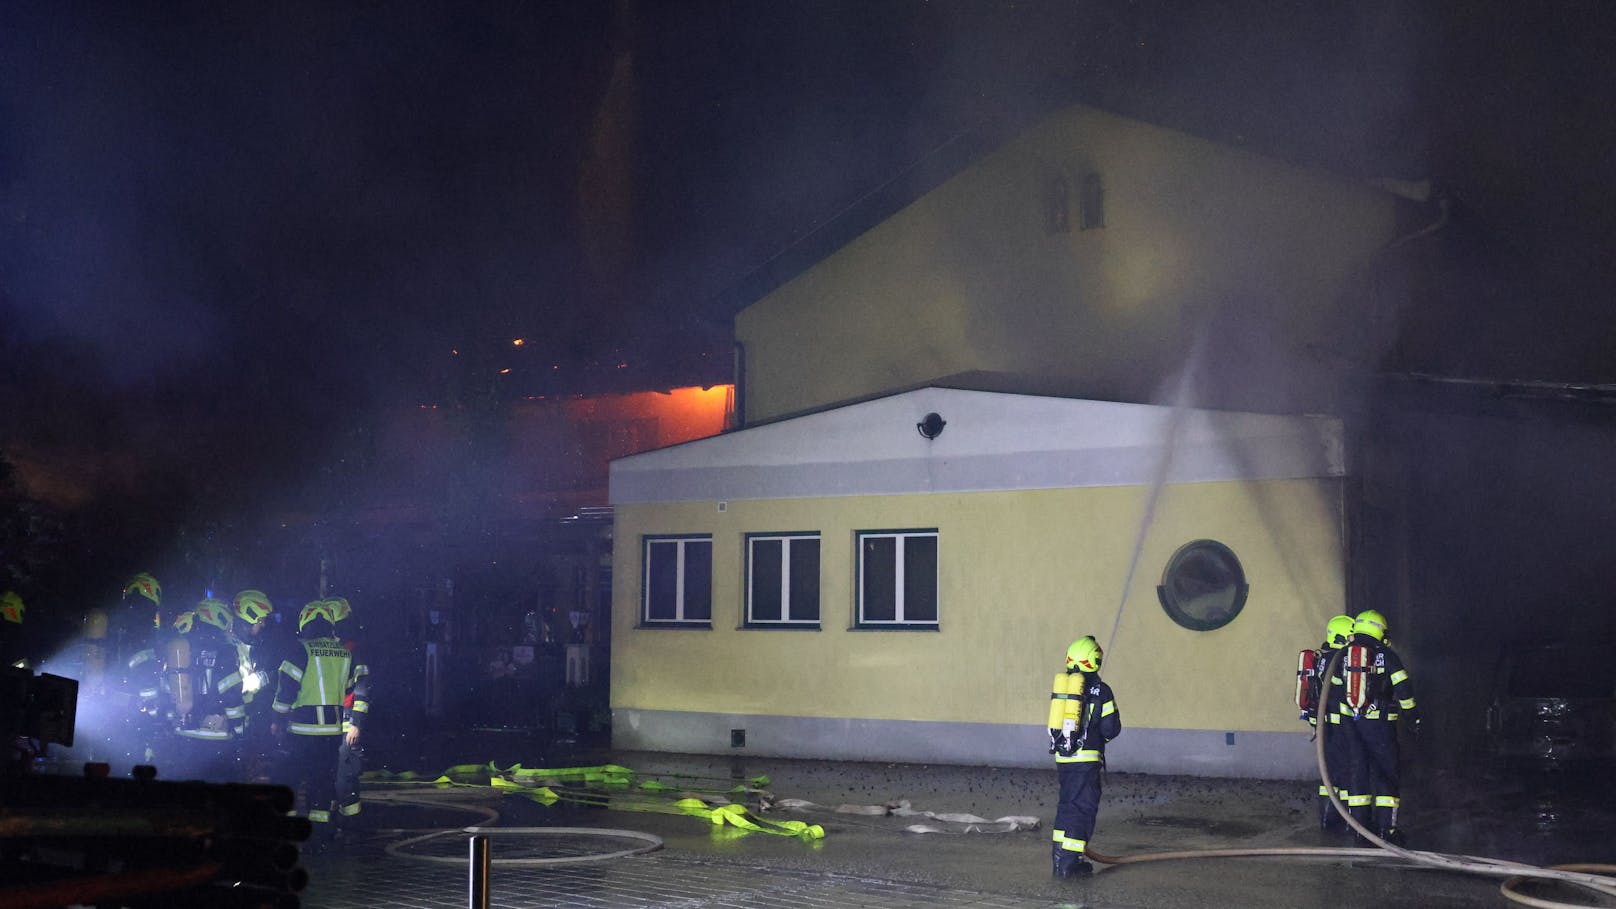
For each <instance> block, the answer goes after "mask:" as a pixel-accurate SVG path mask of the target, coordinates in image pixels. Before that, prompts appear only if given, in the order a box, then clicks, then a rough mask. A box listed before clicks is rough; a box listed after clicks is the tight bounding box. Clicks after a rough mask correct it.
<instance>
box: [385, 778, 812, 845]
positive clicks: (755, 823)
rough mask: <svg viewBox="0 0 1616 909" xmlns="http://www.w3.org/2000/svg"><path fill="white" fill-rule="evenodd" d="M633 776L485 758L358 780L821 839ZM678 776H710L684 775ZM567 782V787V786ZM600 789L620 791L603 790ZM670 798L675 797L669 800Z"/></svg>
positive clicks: (741, 790) (797, 825)
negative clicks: (430, 772) (491, 793)
mask: <svg viewBox="0 0 1616 909" xmlns="http://www.w3.org/2000/svg"><path fill="white" fill-rule="evenodd" d="M638 776H639V775H638V774H637V773H635V772H634V771H633V770H630V769H628V768H627V767H620V766H618V765H616V764H602V765H598V766H593V767H561V768H526V767H523V766H522V765H521V764H513V765H511V766H510V767H499V766H497V765H495V764H494V763H493V762H492V761H490V762H489V763H487V764H457V765H455V766H453V767H450V768H448V769H446V770H444V771H443V772H442V773H440V774H438V775H437V776H436V777H433V778H428V776H427V775H425V774H419V773H414V772H406V773H390V772H388V771H385V770H383V771H375V772H372V773H368V774H365V776H364V777H363V779H364V780H365V782H367V783H371V784H381V785H396V786H407V787H432V788H435V789H453V788H467V789H484V788H487V789H494V790H497V791H501V792H504V793H505V794H507V795H521V796H524V797H526V798H529V799H531V800H533V801H535V802H538V803H539V804H541V805H553V804H555V803H557V802H571V803H574V804H580V805H589V806H592V807H601V808H611V809H614V810H618V811H642V812H649V813H657V814H680V815H685V816H690V817H701V818H705V819H706V820H708V821H709V822H711V823H712V824H713V825H714V826H716V827H733V828H736V829H738V830H742V831H747V832H751V833H770V834H775V835H778V836H789V837H795V838H798V839H802V840H807V841H812V840H819V839H823V838H824V837H825V828H824V827H821V826H820V825H818V824H809V823H805V822H803V821H775V820H765V819H763V818H759V817H757V816H756V815H754V814H752V812H750V811H749V810H747V808H746V806H745V805H739V804H735V803H733V802H731V801H730V800H729V799H728V798H726V797H724V795H723V794H721V793H720V792H719V791H718V790H705V793H706V794H707V796H708V798H707V799H705V800H704V799H700V798H696V797H695V796H693V795H691V794H690V793H691V792H693V791H697V792H701V791H704V790H694V789H690V788H680V787H675V786H669V785H668V784H666V783H662V782H659V781H657V780H654V779H646V780H642V781H641V782H640V784H639V786H638V787H634V780H635V779H636V777H638ZM682 778H684V779H715V778H713V777H689V776H686V777H682ZM747 782H748V783H752V784H757V783H762V784H767V783H768V777H764V776H760V777H754V778H752V779H751V780H749V781H747ZM569 783H570V784H573V786H569V785H567V784H569ZM574 786H582V787H584V788H574ZM592 787H600V789H596V788H592ZM631 787H634V788H631ZM601 789H607V790H622V791H619V792H608V791H601ZM723 792H724V793H729V794H740V795H746V794H749V793H756V792H761V790H760V789H754V788H752V787H751V786H749V785H748V784H744V783H743V784H739V785H736V786H734V787H732V788H730V789H727V790H724V791H723ZM659 794H660V795H659ZM671 796H678V798H677V799H676V800H674V801H669V797H671ZM709 803H711V804H709Z"/></svg>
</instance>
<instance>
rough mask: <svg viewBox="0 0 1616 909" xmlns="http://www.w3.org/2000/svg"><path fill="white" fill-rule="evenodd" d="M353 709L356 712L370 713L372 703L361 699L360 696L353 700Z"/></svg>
mask: <svg viewBox="0 0 1616 909" xmlns="http://www.w3.org/2000/svg"><path fill="white" fill-rule="evenodd" d="M353 711H354V713H369V712H370V703H369V702H368V701H361V700H359V699H358V698H355V699H354V702H353Z"/></svg>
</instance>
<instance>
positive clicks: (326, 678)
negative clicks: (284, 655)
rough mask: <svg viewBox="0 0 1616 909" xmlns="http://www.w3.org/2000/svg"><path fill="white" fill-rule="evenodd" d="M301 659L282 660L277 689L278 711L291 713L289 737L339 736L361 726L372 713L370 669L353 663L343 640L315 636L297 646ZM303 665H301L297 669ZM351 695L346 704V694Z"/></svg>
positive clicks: (288, 724) (276, 704)
mask: <svg viewBox="0 0 1616 909" xmlns="http://www.w3.org/2000/svg"><path fill="white" fill-rule="evenodd" d="M299 643H300V644H301V645H302V650H303V653H302V658H301V660H298V659H295V658H294V659H287V660H284V661H282V663H281V668H280V675H279V681H278V684H277V685H276V687H275V703H274V709H275V712H276V713H282V714H289V716H288V718H287V724H286V729H287V731H288V732H290V733H292V734H293V735H331V736H336V735H341V734H342V733H343V732H345V731H346V730H347V728H348V726H349V725H350V724H351V725H353V726H354V727H355V728H361V729H362V728H364V717H365V714H366V713H367V712H368V711H369V709H370V703H369V700H368V690H369V686H370V669H369V668H368V667H366V666H364V665H362V664H357V663H356V662H355V661H354V656H353V651H351V650H349V649H348V648H347V647H344V646H343V643H342V641H341V640H339V639H337V638H334V637H329V638H313V639H311V640H305V641H300V642H299ZM300 663H301V665H299V664H300ZM350 695H351V696H352V697H353V700H352V701H349V700H348V698H349V696H350Z"/></svg>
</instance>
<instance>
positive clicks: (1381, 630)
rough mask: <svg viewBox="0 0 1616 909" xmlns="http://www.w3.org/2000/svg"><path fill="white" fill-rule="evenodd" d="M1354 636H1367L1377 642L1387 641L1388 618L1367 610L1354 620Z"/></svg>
mask: <svg viewBox="0 0 1616 909" xmlns="http://www.w3.org/2000/svg"><path fill="white" fill-rule="evenodd" d="M1352 633H1353V634H1367V635H1369V636H1370V637H1372V638H1374V639H1375V640H1377V641H1384V640H1386V617H1385V616H1383V615H1381V614H1380V613H1378V612H1376V611H1375V610H1373V609H1365V610H1364V611H1363V612H1360V613H1358V616H1357V618H1355V619H1353V620H1352Z"/></svg>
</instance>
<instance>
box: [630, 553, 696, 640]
mask: <svg viewBox="0 0 1616 909" xmlns="http://www.w3.org/2000/svg"><path fill="white" fill-rule="evenodd" d="M659 543H676V544H678V548H677V553H678V554H677V556H676V557H675V563H674V577H675V582H674V590H675V594H674V599H675V602H674V611H675V614H676V617H675V618H672V619H654V618H652V617H651V547H652V546H653V545H655V544H659ZM690 543H706V544H707V617H706V618H704V619H691V618H685V614H686V608H685V607H686V603H685V576H686V570H685V563H686V554H687V552H688V548H689V547H688V544H690ZM712 562H713V535H712V534H710V533H670V534H645V535H643V536H641V537H640V622H639V626H640V627H641V628H711V627H713V619H712V615H713V565H712Z"/></svg>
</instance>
